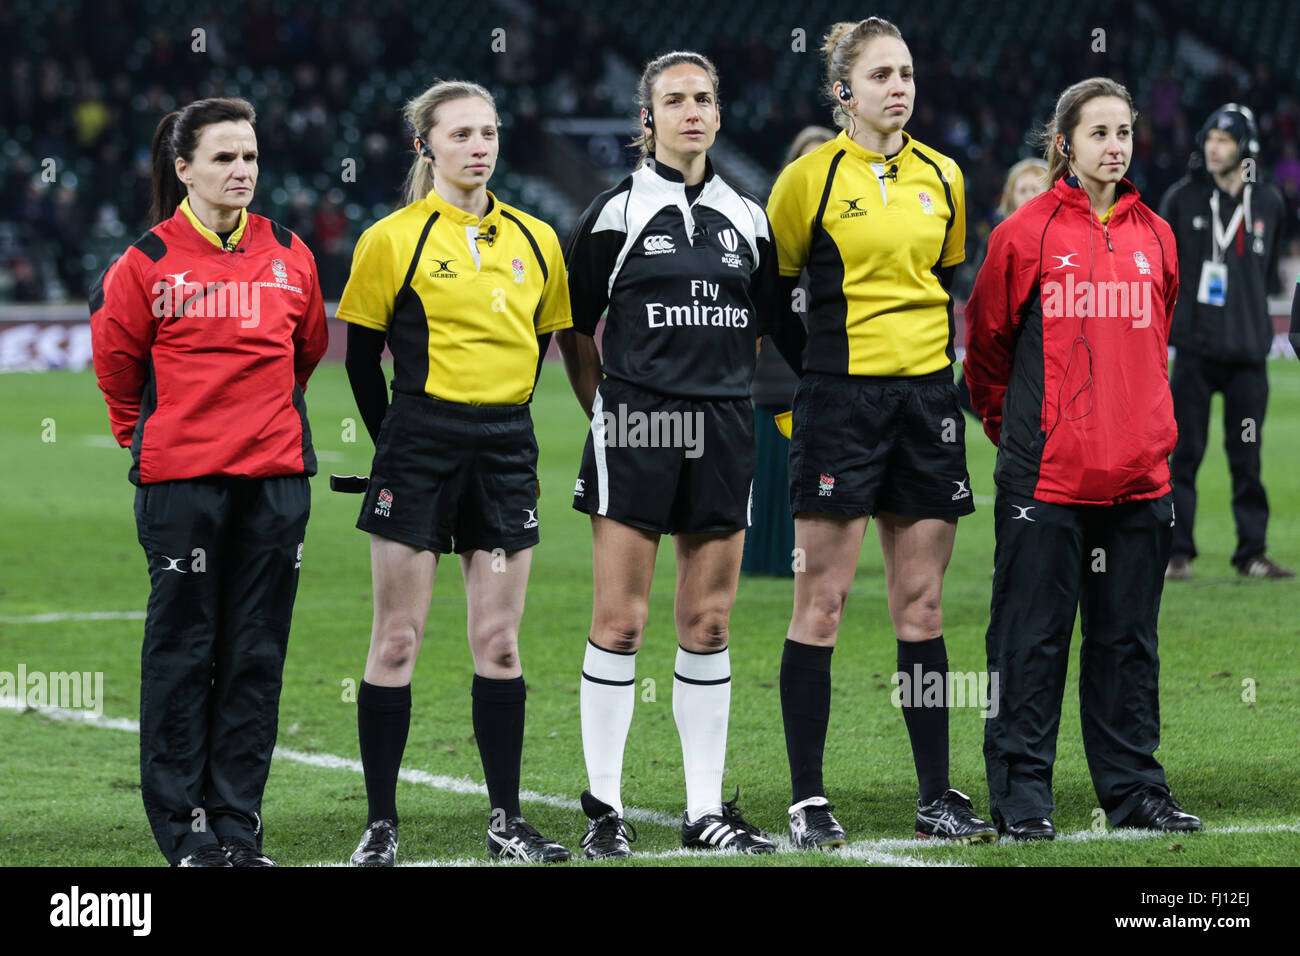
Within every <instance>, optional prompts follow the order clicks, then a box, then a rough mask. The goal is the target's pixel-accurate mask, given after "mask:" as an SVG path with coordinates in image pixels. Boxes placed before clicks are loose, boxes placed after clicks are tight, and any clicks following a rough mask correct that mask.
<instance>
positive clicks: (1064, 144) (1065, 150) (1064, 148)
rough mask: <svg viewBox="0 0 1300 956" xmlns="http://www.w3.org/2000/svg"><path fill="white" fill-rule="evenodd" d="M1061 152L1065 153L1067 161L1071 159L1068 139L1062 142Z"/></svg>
mask: <svg viewBox="0 0 1300 956" xmlns="http://www.w3.org/2000/svg"><path fill="white" fill-rule="evenodd" d="M1061 152H1063V153H1065V158H1066V159H1069V158H1070V141H1069V140H1068V139H1067V140H1063V141H1062V142H1061Z"/></svg>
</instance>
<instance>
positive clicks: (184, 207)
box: [180, 196, 248, 252]
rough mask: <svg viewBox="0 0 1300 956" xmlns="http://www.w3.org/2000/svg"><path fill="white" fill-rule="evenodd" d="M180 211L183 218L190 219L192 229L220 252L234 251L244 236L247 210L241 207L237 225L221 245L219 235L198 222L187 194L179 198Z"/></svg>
mask: <svg viewBox="0 0 1300 956" xmlns="http://www.w3.org/2000/svg"><path fill="white" fill-rule="evenodd" d="M180 211H181V212H183V213H185V218H186V219H188V220H189V221H190V225H191V226H193V227H194V230H195V231H196V232H197V233H198V234H199V235H200V236H202V237H203V238H204V239H206V240H208V242H210V243H212V244H213V245H214V246H216V247H217V248H218V249H220V250H221V251H222V252H234V251H235V249H236V248H237V247H238V246H239V240H241V239H243V238H244V230H245V229H246V228H247V227H248V210H247V209H241V210H239V225H238V226H236V227H235V231H234V232H232V233H231V234H230V238H229V239H227V240H226V244H225V245H224V246H223V245H222V244H221V237H220V236H218V235H217V234H216V233H215V232H213V231H212V230H211V229H209V228H208V227H207V226H205V225H203V223H201V222H199V217H198V216H196V215H194V210H193V209H191V208H190V197H189V196H186V197H185V198H184V199H182V200H181V205H180Z"/></svg>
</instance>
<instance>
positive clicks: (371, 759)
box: [357, 680, 411, 826]
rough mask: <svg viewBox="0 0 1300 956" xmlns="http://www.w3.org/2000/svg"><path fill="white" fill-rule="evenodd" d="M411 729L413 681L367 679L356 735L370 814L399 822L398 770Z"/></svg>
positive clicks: (360, 694) (371, 819) (359, 697)
mask: <svg viewBox="0 0 1300 956" xmlns="http://www.w3.org/2000/svg"><path fill="white" fill-rule="evenodd" d="M410 729H411V685H410V684H403V685H402V686H401V687H380V686H378V685H377V684H368V683H366V682H365V681H364V680H363V681H362V682H361V686H360V687H359V688H358V689H357V739H358V740H359V741H360V743H361V768H362V771H363V773H364V774H365V778H366V799H367V800H368V801H369V802H370V816H369V818H368V819H367V820H366V825H367V826H368V825H370V824H371V823H374V822H375V821H376V820H392V821H393V823H394V824H395V823H397V771H398V770H399V769H401V766H402V753H403V751H405V750H406V735H407V733H408V732H409V731H410Z"/></svg>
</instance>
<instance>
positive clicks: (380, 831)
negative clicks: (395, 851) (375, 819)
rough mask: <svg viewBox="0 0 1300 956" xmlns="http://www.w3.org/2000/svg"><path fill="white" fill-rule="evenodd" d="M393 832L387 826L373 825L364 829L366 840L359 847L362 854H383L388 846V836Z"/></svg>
mask: <svg viewBox="0 0 1300 956" xmlns="http://www.w3.org/2000/svg"><path fill="white" fill-rule="evenodd" d="M392 832H393V828H392V827H389V826H382V827H381V826H379V825H377V824H376V825H374V826H370V827H367V828H366V836H367V837H368V839H367V840H366V842H365V843H364V844H363V845H362V847H361V852H362V853H384V852H387V850H388V846H389V842H390V841H389V839H388V834H390V833H392Z"/></svg>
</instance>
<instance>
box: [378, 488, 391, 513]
mask: <svg viewBox="0 0 1300 956" xmlns="http://www.w3.org/2000/svg"><path fill="white" fill-rule="evenodd" d="M392 510H393V493H392V492H391V491H389V490H388V489H387V488H380V489H379V497H378V498H377V499H375V514H377V515H378V516H379V517H381V518H387V517H388V515H389V512H391V511H392Z"/></svg>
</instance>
